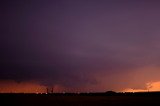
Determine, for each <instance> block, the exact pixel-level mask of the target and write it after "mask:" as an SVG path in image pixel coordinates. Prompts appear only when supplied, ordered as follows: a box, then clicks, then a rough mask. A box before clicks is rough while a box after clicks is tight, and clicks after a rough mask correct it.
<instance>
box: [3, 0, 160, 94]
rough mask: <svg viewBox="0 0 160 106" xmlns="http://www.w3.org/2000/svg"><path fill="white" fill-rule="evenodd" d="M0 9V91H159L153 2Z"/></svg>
mask: <svg viewBox="0 0 160 106" xmlns="http://www.w3.org/2000/svg"><path fill="white" fill-rule="evenodd" d="M0 2H1V3H0V11H1V20H0V21H1V24H0V27H1V28H0V29H1V30H0V92H46V91H45V89H46V87H53V88H54V92H64V91H65V92H103V91H108V90H114V91H144V90H145V91H146V90H148V89H150V90H160V77H159V75H160V71H159V70H160V42H159V41H160V21H159V19H160V14H159V12H160V7H159V5H160V2H159V1H157V0H1V1H0Z"/></svg>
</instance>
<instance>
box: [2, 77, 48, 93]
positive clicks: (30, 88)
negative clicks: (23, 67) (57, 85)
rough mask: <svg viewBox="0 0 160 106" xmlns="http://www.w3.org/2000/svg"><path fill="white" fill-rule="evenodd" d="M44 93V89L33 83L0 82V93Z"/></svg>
mask: <svg viewBox="0 0 160 106" xmlns="http://www.w3.org/2000/svg"><path fill="white" fill-rule="evenodd" d="M37 92H38V93H44V92H46V87H45V86H42V85H40V84H38V83H33V82H20V83H17V82H15V81H9V80H7V81H0V93H37Z"/></svg>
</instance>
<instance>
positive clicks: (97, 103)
mask: <svg viewBox="0 0 160 106" xmlns="http://www.w3.org/2000/svg"><path fill="white" fill-rule="evenodd" d="M0 97H1V103H2V104H3V106H6V105H8V106H11V105H12V106H14V105H15V106H122V105H123V106H124V105H127V106H143V105H144V106H145V105H147V106H155V105H157V106H160V96H153V95H151V96H148V95H147V96H145V95H113V96H104V95H103V96H96V95H92V96H91V95H86V96H85V95H46V94H41V95H40V94H38V95H37V94H0Z"/></svg>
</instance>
